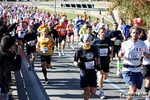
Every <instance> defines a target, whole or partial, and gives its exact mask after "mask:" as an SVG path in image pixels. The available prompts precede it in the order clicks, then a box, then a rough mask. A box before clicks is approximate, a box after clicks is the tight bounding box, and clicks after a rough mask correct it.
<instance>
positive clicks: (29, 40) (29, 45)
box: [24, 25, 37, 71]
mask: <svg viewBox="0 0 150 100" xmlns="http://www.w3.org/2000/svg"><path fill="white" fill-rule="evenodd" d="M24 41H25V43H26V51H27V62H28V70H29V71H30V70H31V65H30V57H31V53H32V54H33V60H32V62H31V64H32V67H34V61H35V60H36V46H35V45H36V42H37V34H36V33H35V32H34V31H33V30H32V26H31V25H29V26H28V32H27V33H26V34H25V36H24Z"/></svg>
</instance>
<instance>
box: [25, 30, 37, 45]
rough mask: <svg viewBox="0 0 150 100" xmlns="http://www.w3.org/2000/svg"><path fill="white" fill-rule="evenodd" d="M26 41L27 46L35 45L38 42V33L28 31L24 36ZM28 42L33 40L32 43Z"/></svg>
mask: <svg viewBox="0 0 150 100" xmlns="http://www.w3.org/2000/svg"><path fill="white" fill-rule="evenodd" d="M24 42H25V43H26V46H27V47H30V46H35V44H36V42H37V34H36V33H35V32H32V33H26V35H25V36H24ZM27 42H31V45H29V44H28V43H27Z"/></svg>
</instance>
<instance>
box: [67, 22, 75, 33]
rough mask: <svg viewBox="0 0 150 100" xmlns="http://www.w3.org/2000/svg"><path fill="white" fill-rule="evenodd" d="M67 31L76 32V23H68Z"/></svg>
mask: <svg viewBox="0 0 150 100" xmlns="http://www.w3.org/2000/svg"><path fill="white" fill-rule="evenodd" d="M67 33H74V25H73V24H68V25H67Z"/></svg>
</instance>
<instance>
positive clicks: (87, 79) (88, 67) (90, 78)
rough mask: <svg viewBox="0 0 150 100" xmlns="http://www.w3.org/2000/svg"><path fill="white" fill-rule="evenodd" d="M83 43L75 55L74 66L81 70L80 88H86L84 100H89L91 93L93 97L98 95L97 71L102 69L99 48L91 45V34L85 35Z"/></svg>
mask: <svg viewBox="0 0 150 100" xmlns="http://www.w3.org/2000/svg"><path fill="white" fill-rule="evenodd" d="M83 41H84V44H83V46H82V47H81V48H79V49H78V50H77V51H76V53H75V56H74V65H75V66H78V67H79V68H80V87H81V88H84V100H88V99H89V92H90V93H91V94H93V95H94V94H95V93H96V87H97V82H96V81H97V76H96V71H95V69H97V70H98V71H100V70H101V67H100V57H99V53H98V50H97V47H95V46H92V45H90V42H91V36H90V34H85V35H84V39H83ZM78 61H80V62H78Z"/></svg>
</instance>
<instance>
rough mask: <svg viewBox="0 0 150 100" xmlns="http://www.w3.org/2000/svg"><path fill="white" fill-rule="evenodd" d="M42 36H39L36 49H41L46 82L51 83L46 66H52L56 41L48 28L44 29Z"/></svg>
mask: <svg viewBox="0 0 150 100" xmlns="http://www.w3.org/2000/svg"><path fill="white" fill-rule="evenodd" d="M41 32H42V36H41V37H40V38H39V41H38V42H37V44H36V50H37V51H39V53H40V55H41V62H42V65H41V66H42V72H43V75H44V77H45V84H49V81H48V79H47V70H46V68H52V67H51V54H52V47H53V45H55V41H54V40H53V38H50V37H49V35H48V30H47V29H46V28H43V29H42V31H41Z"/></svg>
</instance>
